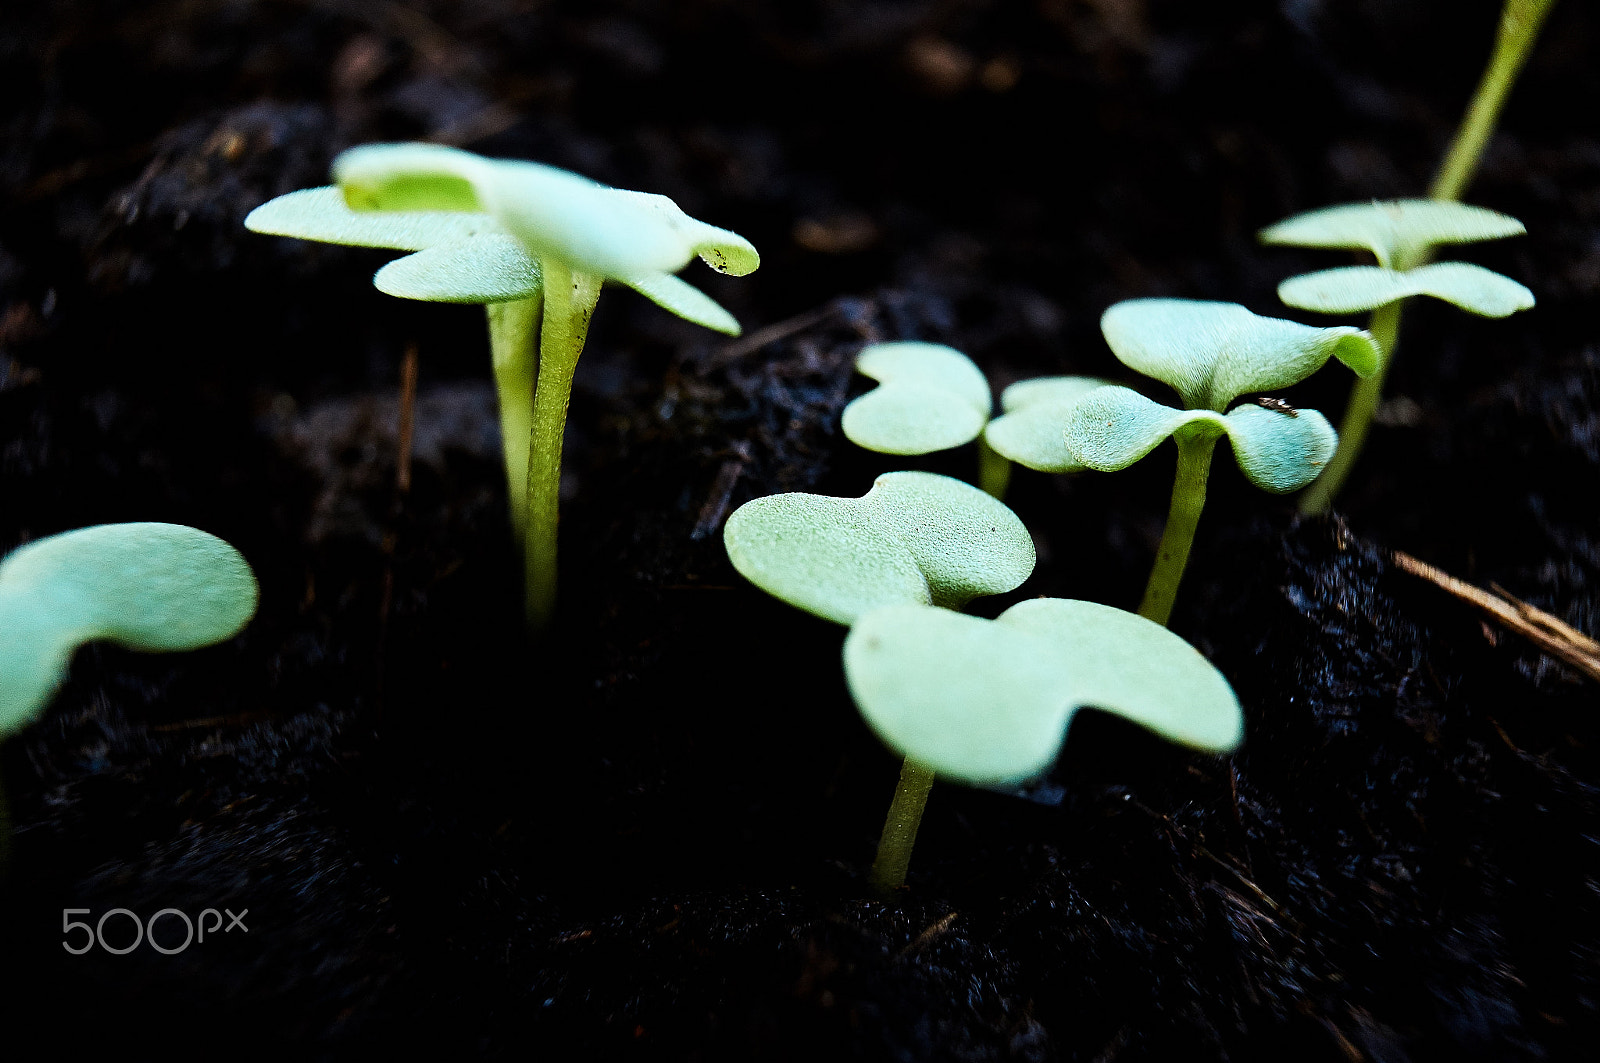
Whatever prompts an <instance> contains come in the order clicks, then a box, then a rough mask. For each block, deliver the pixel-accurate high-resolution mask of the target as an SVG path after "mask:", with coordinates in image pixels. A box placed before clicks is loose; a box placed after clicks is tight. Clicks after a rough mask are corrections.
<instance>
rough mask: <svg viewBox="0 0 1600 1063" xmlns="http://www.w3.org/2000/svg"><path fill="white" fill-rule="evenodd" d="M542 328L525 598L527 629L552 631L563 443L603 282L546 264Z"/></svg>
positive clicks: (531, 443)
mask: <svg viewBox="0 0 1600 1063" xmlns="http://www.w3.org/2000/svg"><path fill="white" fill-rule="evenodd" d="M539 269H540V271H541V272H542V273H543V275H544V324H543V326H542V327H541V328H540V330H539V382H538V384H537V385H536V386H535V387H534V389H533V422H532V424H531V426H530V431H529V435H528V516H527V537H526V539H525V540H524V549H523V562H524V569H523V574H524V584H523V593H524V595H525V599H524V600H525V603H526V607H527V619H528V629H529V631H530V632H531V633H532V634H534V635H541V634H543V633H544V632H546V631H548V630H549V628H550V621H551V619H552V618H553V617H554V615H555V606H556V538H557V534H556V533H557V523H558V519H559V513H560V505H561V440H562V435H563V434H564V433H565V431H566V427H567V404H568V402H569V401H570V400H571V398H572V374H573V372H574V371H575V370H576V369H577V368H578V355H580V354H582V353H583V341H584V340H585V339H586V338H587V337H588V335H589V317H590V315H591V314H593V313H594V304H595V301H596V300H597V299H599V297H600V278H599V277H596V276H593V275H591V274H587V273H579V272H576V271H574V270H571V269H569V268H568V267H567V265H566V264H565V263H562V262H556V261H553V260H549V259H546V260H543V261H541V262H540V263H539Z"/></svg>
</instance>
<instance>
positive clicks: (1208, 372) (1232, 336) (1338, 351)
mask: <svg viewBox="0 0 1600 1063" xmlns="http://www.w3.org/2000/svg"><path fill="white" fill-rule="evenodd" d="M1100 331H1101V332H1102V333H1103V334H1104V335H1105V338H1106V342H1107V343H1108V344H1110V346H1111V350H1112V353H1114V354H1115V355H1116V356H1117V358H1118V359H1120V360H1121V361H1122V363H1123V364H1124V365H1127V366H1129V367H1131V368H1133V369H1137V370H1138V371H1139V372H1141V373H1143V374H1145V375H1146V376H1150V377H1154V378H1155V379H1157V380H1161V381H1163V382H1165V383H1167V384H1170V385H1171V386H1172V387H1173V388H1174V389H1175V390H1176V391H1177V392H1178V394H1179V396H1180V397H1181V398H1182V399H1183V405H1184V407H1185V408H1186V409H1191V410H1196V409H1208V410H1215V411H1217V412H1221V411H1222V410H1223V409H1225V408H1227V405H1228V404H1229V403H1230V402H1232V401H1233V400H1234V399H1235V398H1238V397H1239V396H1240V395H1246V394H1249V393H1251V392H1258V391H1276V390H1278V389H1280V388H1285V387H1288V386H1289V385H1291V384H1295V383H1298V382H1300V381H1301V380H1304V379H1305V378H1306V377H1308V376H1310V375H1311V374H1312V373H1314V372H1316V371H1317V370H1318V369H1320V368H1321V367H1322V365H1323V364H1324V363H1325V362H1327V360H1328V359H1329V358H1337V359H1338V360H1339V361H1341V362H1343V363H1344V364H1345V365H1347V366H1349V367H1350V368H1351V369H1352V370H1354V371H1355V373H1356V374H1357V375H1359V376H1369V375H1371V374H1372V373H1373V372H1375V371H1376V370H1377V367H1378V360H1379V351H1378V345H1377V343H1376V341H1374V340H1373V338H1372V336H1371V335H1370V334H1368V333H1367V332H1366V331H1365V330H1363V329H1358V328H1352V327H1350V326H1348V325H1336V326H1333V327H1331V328H1315V327H1313V326H1310V325H1301V324H1299V323H1297V322H1294V321H1285V320H1283V319H1282V318H1275V317H1262V316H1260V315H1258V314H1253V313H1251V312H1250V311H1249V310H1247V309H1245V308H1244V307H1242V306H1240V305H1239V304H1237V303H1217V302H1206V301H1200V300H1192V299H1129V300H1125V301H1123V302H1120V303H1116V304H1114V305H1113V306H1111V307H1110V308H1109V309H1108V310H1106V312H1105V314H1104V315H1102V316H1101V318H1100Z"/></svg>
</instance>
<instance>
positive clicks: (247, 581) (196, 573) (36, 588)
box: [0, 524, 258, 736]
mask: <svg viewBox="0 0 1600 1063" xmlns="http://www.w3.org/2000/svg"><path fill="white" fill-rule="evenodd" d="M257 593H258V592H257V588H256V581H255V576H254V575H253V574H252V573H251V571H250V566H249V565H248V564H247V563H246V562H245V560H244V558H243V557H241V556H240V555H239V552H238V551H237V550H235V549H234V548H233V547H231V546H229V545H228V544H227V543H225V542H223V541H222V540H221V539H218V538H217V537H216V536H214V535H208V534H206V533H205V532H203V531H198V530H196V529H194V528H188V527H184V526H183V525H179V524H102V525H97V526H95V527H91V528H81V529H79V530H77V531H71V532H66V533H64V534H61V535H54V536H51V537H50V538H47V539H40V540H38V541H37V542H33V543H29V544H28V545H26V546H23V547H21V548H19V549H17V550H15V551H13V552H12V553H11V554H10V555H9V556H7V557H6V558H5V560H4V561H3V562H0V632H4V638H0V736H3V735H5V734H8V733H10V732H12V731H14V730H16V729H17V728H20V727H22V726H23V725H24V724H26V723H27V722H28V721H29V720H31V719H32V718H33V717H34V716H35V715H37V714H38V712H39V711H40V710H41V709H42V708H43V707H44V705H45V703H46V702H47V701H48V700H49V698H50V695H51V694H52V693H53V692H54V690H55V688H56V686H57V685H58V684H59V683H60V682H61V677H62V676H63V675H64V674H65V672H66V667H67V662H68V660H69V659H70V658H71V656H72V651H73V650H75V649H76V648H77V647H78V646H79V645H81V644H82V643H85V642H89V641H92V640H95V639H109V640H110V641H112V642H115V643H117V644H119V645H122V646H126V647H128V648H130V649H135V650H144V651H147V652H166V651H174V650H192V649H198V648H199V647H201V646H209V645H210V644H212V643H214V642H221V641H222V640H224V639H228V638H232V637H233V636H234V635H235V634H236V633H238V631H239V630H240V629H241V628H242V627H244V625H245V623H246V622H247V621H248V620H249V619H250V617H251V616H252V615H254V613H255V609H256V599H257Z"/></svg>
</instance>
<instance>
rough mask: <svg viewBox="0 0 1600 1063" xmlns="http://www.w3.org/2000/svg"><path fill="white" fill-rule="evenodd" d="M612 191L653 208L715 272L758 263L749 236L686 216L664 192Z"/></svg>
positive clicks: (736, 271) (739, 272)
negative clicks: (658, 193)
mask: <svg viewBox="0 0 1600 1063" xmlns="http://www.w3.org/2000/svg"><path fill="white" fill-rule="evenodd" d="M612 193H613V194H614V195H617V196H623V197H629V198H631V199H633V200H634V201H635V202H637V203H639V204H641V205H643V206H645V207H648V208H649V209H650V210H652V211H654V212H655V213H656V215H657V216H658V217H660V218H662V219H663V220H665V221H666V222H667V224H669V225H671V226H673V227H674V228H676V229H677V230H678V231H679V232H681V233H683V235H684V238H685V239H686V240H687V241H688V242H689V245H690V246H691V247H692V248H693V249H694V253H695V254H697V255H699V256H700V258H701V260H702V261H703V262H705V264H706V265H708V266H710V267H711V268H712V269H714V270H716V271H717V272H718V273H726V274H727V275H728V276H730V277H743V276H745V275H746V274H750V273H754V272H755V271H756V269H757V268H758V267H759V266H760V265H761V256H760V255H759V254H757V253H756V249H755V247H754V245H752V244H751V243H750V241H749V240H746V239H745V238H744V237H742V236H740V235H739V234H738V233H735V232H729V231H728V230H727V229H719V228H717V227H716V226H715V225H708V224H706V223H705V222H703V221H699V220H698V219H695V218H691V217H689V215H687V214H685V213H684V211H683V208H682V207H680V206H678V205H677V204H676V203H674V202H673V201H672V200H671V199H669V198H667V197H666V196H663V195H657V194H656V193H654V192H629V191H626V190H624V189H620V188H617V189H613V190H612Z"/></svg>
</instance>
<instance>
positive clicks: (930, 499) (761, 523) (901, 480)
mask: <svg viewBox="0 0 1600 1063" xmlns="http://www.w3.org/2000/svg"><path fill="white" fill-rule="evenodd" d="M722 538H723V545H724V546H725V547H726V549H727V551H728V558H729V560H731V561H732V562H733V566H734V568H736V569H738V570H739V572H740V574H741V575H743V576H744V577H745V578H746V579H748V580H749V581H750V582H751V583H754V584H755V585H756V586H757V587H760V588H761V589H762V590H764V591H766V592H767V593H768V594H771V595H773V596H774V597H776V598H781V599H782V600H784V601H786V602H788V603H789V604H791V605H793V606H796V607H797V608H800V609H804V610H806V611H807V612H810V613H814V614H815V615H817V616H820V617H822V618H823V619H825V620H832V621H833V622H835V623H839V624H850V623H853V622H854V621H855V619H856V617H858V616H859V615H861V614H862V613H863V612H865V611H867V610H868V609H872V608H875V607H877V606H880V605H893V604H906V603H909V604H922V605H939V606H943V607H946V608H951V609H955V608H960V607H961V606H963V605H965V604H966V603H967V602H968V601H970V600H971V599H973V598H975V597H977V596H978V595H981V594H1000V593H1003V592H1005V591H1009V590H1014V589H1015V588H1016V587H1018V586H1020V585H1021V584H1022V581H1023V580H1025V579H1027V578H1028V575H1029V573H1031V572H1032V571H1033V564H1034V549H1033V539H1032V538H1031V537H1030V536H1029V535H1028V530H1027V529H1026V528H1024V527H1023V526H1022V522H1021V521H1020V520H1018V519H1017V516H1016V514H1014V513H1012V512H1011V510H1010V509H1008V508H1006V506H1005V505H1004V504H1002V503H1000V502H997V501H996V500H995V499H993V498H991V497H990V496H989V495H987V494H985V493H984V492H982V491H980V490H978V489H977V488H975V487H972V486H970V485H969V484H965V483H962V482H961V481H960V480H955V479H951V478H950V477H948V476H938V475H935V474H933V473H924V472H891V473H885V474H884V475H883V476H880V477H878V480H877V482H876V483H874V484H873V485H872V490H870V491H868V492H867V493H866V495H864V496H862V497H861V498H834V497H830V496H827V495H814V494H806V493H801V492H791V493H788V494H780V495H768V496H766V497H765V498H757V499H754V500H753V501H750V502H747V503H745V504H744V505H742V506H740V507H739V508H738V509H737V510H736V511H735V512H734V514H733V515H732V516H731V517H729V518H728V523H727V525H726V526H725V527H724V528H723V536H722Z"/></svg>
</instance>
